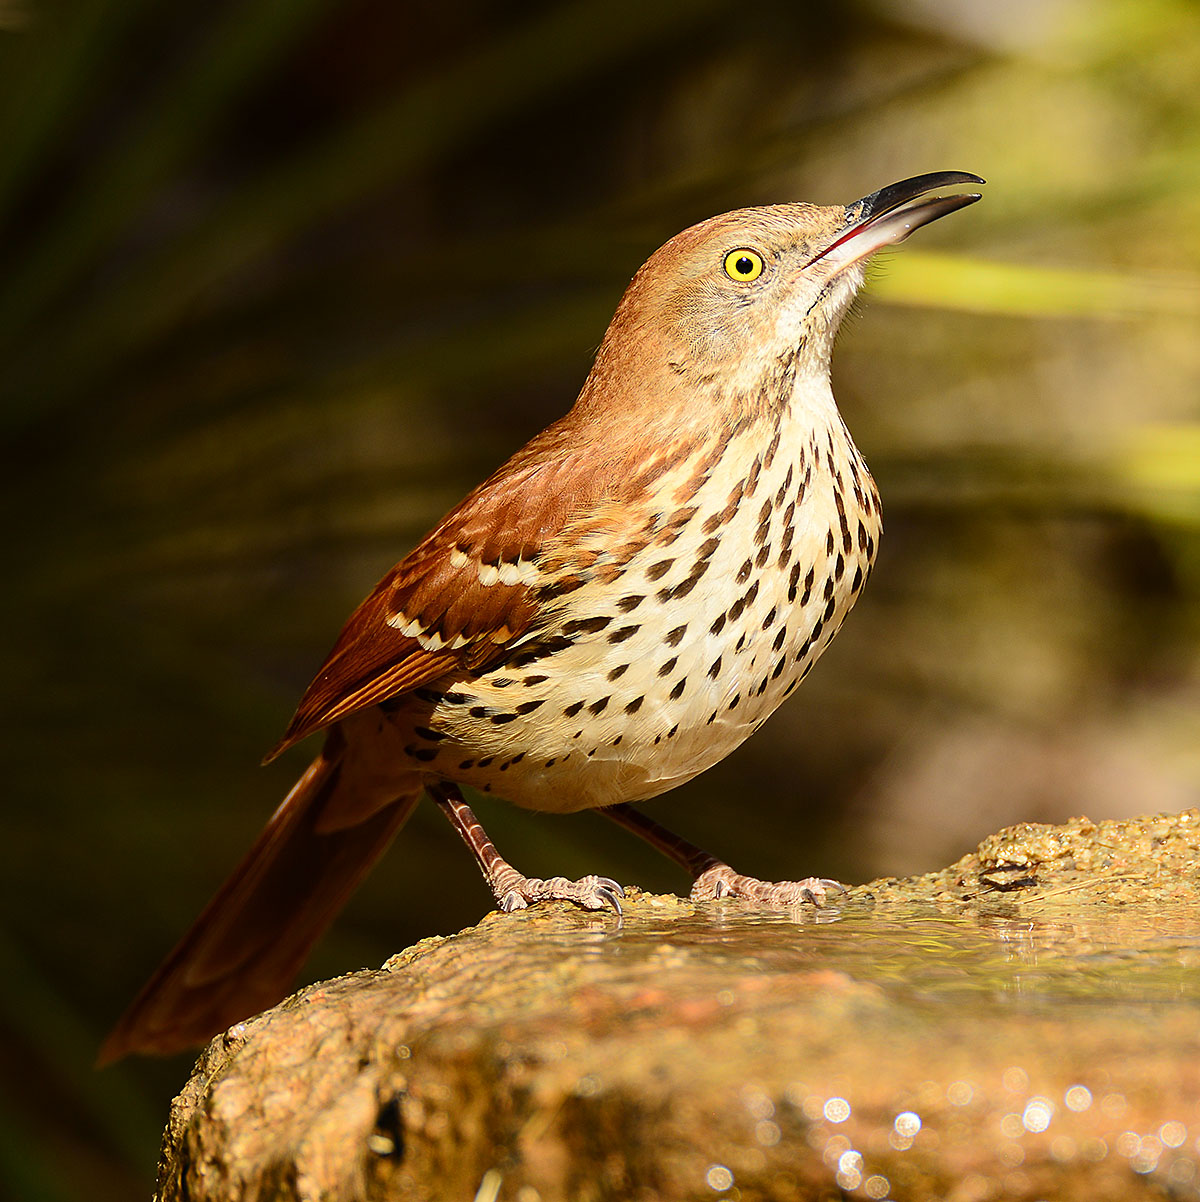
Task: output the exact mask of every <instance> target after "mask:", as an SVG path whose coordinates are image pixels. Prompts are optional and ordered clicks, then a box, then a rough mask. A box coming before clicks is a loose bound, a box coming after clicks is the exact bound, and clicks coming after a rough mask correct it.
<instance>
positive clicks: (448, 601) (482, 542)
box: [268, 421, 647, 759]
mask: <svg viewBox="0 0 1200 1202" xmlns="http://www.w3.org/2000/svg"><path fill="white" fill-rule="evenodd" d="M646 486H647V481H646V479H645V473H642V475H641V476H639V475H638V474H637V473H623V472H611V471H598V470H597V464H596V451H595V448H593V447H589V446H588V445H586V444H585V443H583V442H582V441H581V440H580V439H579V438H578V437H577V432H576V431H575V430H573V429H572V427H571V425H570V424H569V423H568V422H566V421H560V422H558V423H555V424H554V425H552V426H550V427H548V428H547V429H546V430H544V431H543V432H542V433H541V434H540V435H538V436H537V437H536V438H535V439H534V440H533V441H532V442H530V443H529V444H528V445H527V446H525V447H524V448H523V449H522V450H521V451H519V452H518V453H517V454H516V455H514V456H513V457H512V458H511V459H510V460H509V461H508V462H507V463H505V464H504V465H503V466H502V467H501V468H500V469H498V470H497V471H496V472H495V473H493V474H492V475H491V476H490V477H489V478H488V479H487V480H485V481H484V482H483V483H482V484H481V485H479V487H478V488H476V489H474V490H473V491H472V492H471V493H470V494H468V496H467V497H465V498H464V499H463V501H461V502H460V503H459V504H458V505H457V506H455V508H454V509H452V510H451V511H450V512H449V513H448V514H447V515H446V516H445V517H444V518H443V519H442V521H441V522H440V523H439V524H438V525H437V526H436V527H435V528H434V529H433V530H432V531H430V533H429V534H427V535H426V536H425V538H424V539H422V540H421V542H420V543H419V544H418V545H417V546H416V547H415V548H414V549H413V550H412V551H411V552H410V553H409V554H408V555H407V556H405V558H404V559H402V560H401V561H400V562H399V563H398V564H396V565H395V566H394V567H393V568H392V569H391V571H389V572H388V573H387V574H386V575H385V576H384V577H383V579H382V580H380V581H379V583H378V584H377V585H376V586H375V588H374V589H373V590H372V591H371V593H370V594H369V595H368V596H367V598H366V599H365V600H364V601H363V602H362V604H360V605H359V606H358V608H357V609H356V610H355V611H354V613H353V614H352V615H351V616H350V618H349V620H348V621H347V622H346V625H345V626H344V627H343V629H342V632H341V634H340V635H339V636H338V639H337V642H336V643H335V644H334V646H333V649H332V651H331V652H330V653H329V655H328V657H327V658H326V660H325V663H324V664H323V665H322V666H321V668H320V670H319V671H318V672H317V674H316V676H315V677H314V679H313V681H312V683H311V684H310V685H309V686H308V689H307V690H306V691H305V693H304V695H303V697H302V698H301V700H300V704H299V706H298V707H297V710H296V713H295V716H294V717H293V718H292V721H291V723H290V724H289V726H288V728H287V731H286V732H285V733H284V736H283V738H282V739H281V740H280V742H279V744H278V745H277V746H276V747H275V748H274V749H273V750H272V752H271V753H270V755H269V756H268V759H270V758H273V757H274V756H275V755H278V754H279V753H280V752H281V751H283V750H285V749H286V748H287V747H290V746H291V745H292V744H293V743H296V742H299V741H300V740H301V739H303V738H305V737H307V736H308V735H309V734H312V733H313V732H314V731H317V730H320V729H321V728H323V727H325V726H328V725H330V724H332V723H334V722H336V721H338V720H339V719H341V718H344V717H346V716H347V715H348V714H350V713H352V712H354V711H355V710H358V709H362V708H364V707H365V706H368V705H372V704H376V703H378V702H380V701H384V700H387V699H388V698H392V697H395V696H397V695H398V694H402V693H406V692H409V691H411V690H413V689H416V688H420V687H421V686H422V685H423V684H426V683H428V682H430V681H433V680H436V679H437V678H438V677H440V676H443V675H445V674H446V673H447V672H450V671H452V670H454V669H455V668H457V667H461V666H465V667H467V668H469V669H471V670H479V669H481V668H483V667H485V666H486V665H487V664H488V663H489V662H492V661H494V660H496V659H498V658H499V657H500V656H501V655H502V654H503V653H504V651H505V650H506V649H507V648H508V647H510V646H512V645H513V644H514V643H516V642H517V641H518V640H521V639H522V638H525V637H526V636H529V635H531V634H534V633H536V631H537V628H538V623H539V616H540V615H541V614H542V613H543V612H544V611H545V610H546V608H547V606H552V605H553V602H554V599H555V597H556V596H558V595H562V594H564V593H567V592H569V591H570V590H571V589H572V588H573V587H575V586H576V584H577V583H579V582H581V581H582V580H583V578H584V576H585V575H586V574H587V573H588V571H589V569H591V568H592V567H594V564H595V559H596V554H595V552H594V551H591V550H589V543H593V542H595V538H592V539H589V538H588V532H589V531H591V532H594V533H595V534H596V535H597V536H598V537H602V538H611V537H612V536H613V535H617V536H619V535H621V534H622V533H623V532H625V531H626V530H627V528H628V527H629V526H630V525H631V524H632V523H634V522H635V521H636V520H637V519H636V516H635V515H636V513H637V512H638V511H639V507H637V506H636V505H632V504H631V500H632V498H633V495H634V494H636V493H637V492H638V491H640V490H644V488H645V487H646Z"/></svg>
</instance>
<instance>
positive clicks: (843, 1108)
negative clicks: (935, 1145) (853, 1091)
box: [822, 1098, 920, 1127]
mask: <svg viewBox="0 0 1200 1202" xmlns="http://www.w3.org/2000/svg"><path fill="white" fill-rule="evenodd" d="M822 1113H823V1114H824V1115H825V1118H826V1119H827V1120H828V1121H829V1122H831V1123H844V1122H845V1121H846V1120H847V1119H848V1118H849V1117H850V1103H849V1102H847V1101H846V1099H845V1098H829V1099H828V1100H827V1101H826V1103H825V1106H824V1109H823V1111H822ZM917 1126H918V1127H920V1120H919V1119H918V1120H917Z"/></svg>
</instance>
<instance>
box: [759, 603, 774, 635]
mask: <svg viewBox="0 0 1200 1202" xmlns="http://www.w3.org/2000/svg"><path fill="white" fill-rule="evenodd" d="M774 621H775V606H774V605H772V606H771V608H770V609H769V610H768V611H767V616H766V617H765V618H763V620H762V628H763V629H764V630H768V629H770V626H771V623H772V622H774Z"/></svg>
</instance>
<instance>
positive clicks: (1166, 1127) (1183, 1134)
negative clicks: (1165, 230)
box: [1158, 1119, 1187, 1148]
mask: <svg viewBox="0 0 1200 1202" xmlns="http://www.w3.org/2000/svg"><path fill="white" fill-rule="evenodd" d="M1158 1138H1159V1139H1161V1140H1162V1141H1163V1143H1164V1144H1166V1145H1167V1147H1168V1148H1181V1147H1183V1141H1184V1140H1185V1139H1187V1128H1186V1127H1185V1126H1184V1125H1183V1124H1182V1123H1181V1122H1179V1120H1178V1119H1172V1120H1171V1121H1170V1122H1167V1123H1163V1125H1162V1126H1161V1127H1159V1129H1158Z"/></svg>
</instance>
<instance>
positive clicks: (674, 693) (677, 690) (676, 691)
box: [671, 676, 687, 701]
mask: <svg viewBox="0 0 1200 1202" xmlns="http://www.w3.org/2000/svg"><path fill="white" fill-rule="evenodd" d="M686 686H687V677H686V676H681V677H680V678H679V683H678V684H677V685H676V686H675V687H674V688H673V689H672V690H671V700H672V701H678V700H679V699H680V697H682V696H683V690H684V688H685V687H686Z"/></svg>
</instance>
